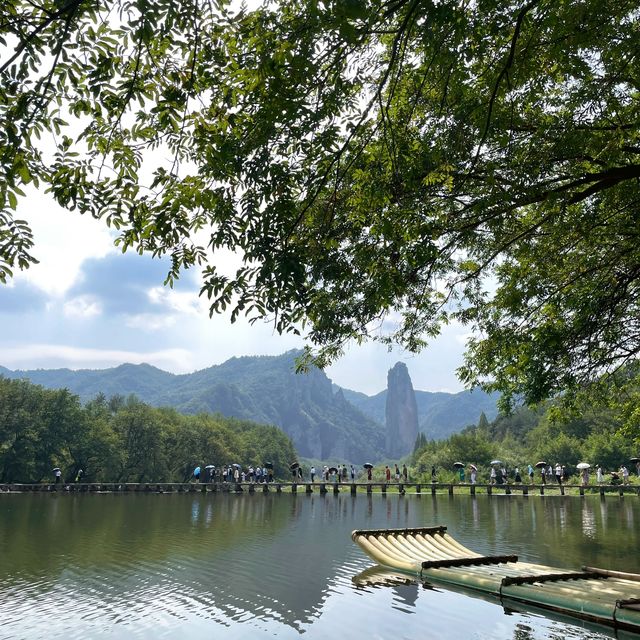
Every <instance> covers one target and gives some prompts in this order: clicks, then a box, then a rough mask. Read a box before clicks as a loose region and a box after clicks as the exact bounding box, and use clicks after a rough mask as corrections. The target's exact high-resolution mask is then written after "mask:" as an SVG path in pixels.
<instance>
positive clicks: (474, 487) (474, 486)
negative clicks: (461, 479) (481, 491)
mask: <svg viewBox="0 0 640 640" xmlns="http://www.w3.org/2000/svg"><path fill="white" fill-rule="evenodd" d="M469 493H470V494H471V495H472V496H475V495H476V485H475V484H472V485H471V486H470V487H469Z"/></svg>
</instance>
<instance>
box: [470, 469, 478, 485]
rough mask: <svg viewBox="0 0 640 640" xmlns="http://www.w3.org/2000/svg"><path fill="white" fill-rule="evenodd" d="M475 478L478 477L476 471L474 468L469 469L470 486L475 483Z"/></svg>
mask: <svg viewBox="0 0 640 640" xmlns="http://www.w3.org/2000/svg"><path fill="white" fill-rule="evenodd" d="M477 477H478V471H477V469H476V467H471V484H475V483H476V479H477Z"/></svg>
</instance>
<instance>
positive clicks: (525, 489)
mask: <svg viewBox="0 0 640 640" xmlns="http://www.w3.org/2000/svg"><path fill="white" fill-rule="evenodd" d="M407 490H410V491H412V492H414V493H415V494H417V495H424V494H431V495H437V494H442V493H445V494H449V495H451V496H453V495H460V494H467V495H477V494H481V493H483V494H486V495H496V494H497V495H500V494H502V495H518V494H520V495H523V496H529V495H541V496H542V495H566V493H567V492H569V490H571V491H570V493H572V494H574V493H576V492H577V493H578V494H579V495H581V496H583V495H587V494H598V493H599V494H600V495H601V496H604V495H606V494H617V495H620V496H624V495H625V494H627V495H637V496H640V485H622V484H620V485H589V486H586V487H583V486H581V485H577V484H561V485H558V484H551V483H550V484H546V485H544V484H533V485H531V484H501V485H500V484H494V485H491V484H475V485H474V484H466V483H461V484H449V483H439V482H433V483H429V484H417V483H412V482H409V483H383V482H355V483H340V482H314V483H310V482H302V483H298V484H296V483H291V482H272V483H269V484H265V483H259V484H258V483H250V482H239V483H235V482H231V483H227V482H222V483H216V482H211V483H204V482H202V483H195V482H91V483H86V482H79V483H69V484H65V483H59V484H43V483H39V484H20V483H13V482H12V483H4V484H0V493H43V492H70V493H137V492H143V493H196V492H197V493H271V492H274V493H282V492H283V491H286V492H288V493H320V494H326V493H335V494H337V493H346V492H348V493H351V495H356V494H357V493H365V494H372V493H381V494H383V495H386V494H396V495H405V494H406V493H407Z"/></svg>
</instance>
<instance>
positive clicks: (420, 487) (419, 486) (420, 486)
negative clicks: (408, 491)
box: [416, 484, 422, 493]
mask: <svg viewBox="0 0 640 640" xmlns="http://www.w3.org/2000/svg"><path fill="white" fill-rule="evenodd" d="M421 491H422V485H419V484H417V485H416V493H420V492H421Z"/></svg>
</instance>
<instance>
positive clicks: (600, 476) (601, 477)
mask: <svg viewBox="0 0 640 640" xmlns="http://www.w3.org/2000/svg"><path fill="white" fill-rule="evenodd" d="M596 482H597V483H598V484H602V483H603V482H604V474H603V473H602V467H601V466H600V465H598V466H597V467H596Z"/></svg>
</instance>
